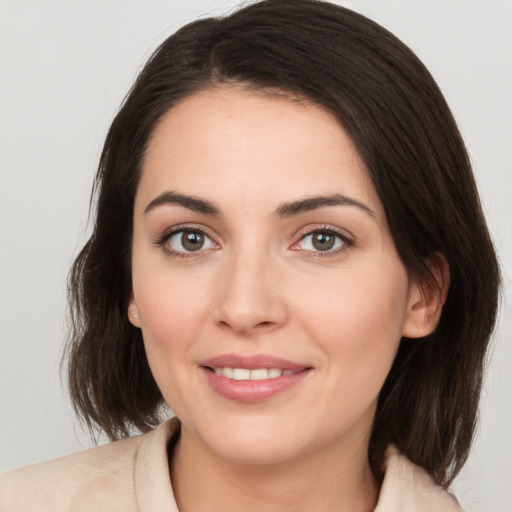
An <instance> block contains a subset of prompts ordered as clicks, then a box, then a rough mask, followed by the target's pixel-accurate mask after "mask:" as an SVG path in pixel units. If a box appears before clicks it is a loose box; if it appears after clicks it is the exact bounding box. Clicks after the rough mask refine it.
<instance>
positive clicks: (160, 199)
mask: <svg viewBox="0 0 512 512" xmlns="http://www.w3.org/2000/svg"><path fill="white" fill-rule="evenodd" d="M167 204H175V205H179V206H183V207H184V208H187V209H189V210H192V211H193V212H197V213H202V214H205V215H212V216H215V217H221V216H222V213H221V211H220V208H219V207H218V206H216V205H215V204H214V203H212V202H211V201H208V200H206V199H201V198H199V197H195V196H189V195H185V194H179V193H177V192H174V191H167V192H164V193H163V194H160V195H159V196H157V197H155V199H153V200H152V201H151V202H150V203H149V204H148V205H147V206H146V208H145V210H144V214H146V213H149V212H150V211H152V210H154V209H155V208H157V207H159V206H163V205H167ZM327 206H353V207H355V208H358V209H360V210H362V211H363V212H365V213H367V214H368V215H370V216H372V217H374V216H375V215H376V213H375V212H374V211H373V210H372V209H371V208H369V207H368V206H366V205H365V204H363V203H361V202H360V201H357V200H355V199H352V198H351V197H348V196H344V195H342V194H331V195H325V196H323V195H322V196H313V197H306V198H304V199H299V200H297V201H292V202H289V203H283V204H282V205H281V206H279V207H278V208H277V209H276V210H275V211H274V216H275V217H277V218H285V217H292V216H293V215H299V214H301V213H306V212H309V211H313V210H317V209H318V208H325V207H327Z"/></svg>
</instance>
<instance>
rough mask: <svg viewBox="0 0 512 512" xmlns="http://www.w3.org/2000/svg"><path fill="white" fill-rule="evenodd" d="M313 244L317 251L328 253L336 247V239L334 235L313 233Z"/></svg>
mask: <svg viewBox="0 0 512 512" xmlns="http://www.w3.org/2000/svg"><path fill="white" fill-rule="evenodd" d="M311 242H312V244H313V247H314V248H315V249H316V250H317V251H328V250H329V249H332V248H333V247H334V244H335V242H336V237H335V236H334V235H333V234H332V233H326V232H320V233H313V234H312V240H311Z"/></svg>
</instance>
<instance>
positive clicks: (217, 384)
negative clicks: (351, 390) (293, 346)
mask: <svg viewBox="0 0 512 512" xmlns="http://www.w3.org/2000/svg"><path fill="white" fill-rule="evenodd" d="M200 369H201V371H202V372H203V375H204V376H205V378H206V380H207V382H208V383H209V385H210V386H211V388H212V389H213V390H214V391H216V392H217V393H218V394H220V395H221V396H223V397H224V398H228V399H229V400H235V401H238V402H243V403H256V402H262V401H264V400H267V399H270V398H272V397H274V396H276V395H278V394H279V393H281V392H283V391H286V390H288V389H290V388H292V387H294V386H296V385H298V384H299V383H300V382H301V381H302V380H303V379H304V377H306V376H307V375H308V374H309V373H310V371H311V370H312V367H311V366H308V365H303V364H299V363H294V362H292V361H288V360H285V359H281V358H277V357H273V356H269V355H264V354H258V355H253V356H240V355H236V354H225V355H221V356H217V357H213V358H211V359H208V360H206V361H203V362H201V363H200Z"/></svg>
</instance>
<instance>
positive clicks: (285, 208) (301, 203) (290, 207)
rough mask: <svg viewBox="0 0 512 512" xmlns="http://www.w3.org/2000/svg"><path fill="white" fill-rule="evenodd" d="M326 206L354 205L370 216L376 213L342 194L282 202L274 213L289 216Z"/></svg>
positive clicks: (279, 215)
mask: <svg viewBox="0 0 512 512" xmlns="http://www.w3.org/2000/svg"><path fill="white" fill-rule="evenodd" d="M327 206H354V207H356V208H359V209H360V210H362V211H363V212H365V213H367V214H368V215H370V216H371V217H374V216H376V215H377V214H376V213H375V212H374V211H373V210H372V209H371V208H369V207H368V206H366V205H365V204H363V203H361V202H359V201H357V200H355V199H352V198H351V197H348V196H344V195H342V194H331V195H327V196H313V197H306V198H304V199H300V200H298V201H293V202H290V203H284V204H282V205H281V206H280V207H279V208H277V210H276V211H275V213H274V215H275V216H276V217H278V218H284V217H291V216H292V215H298V214H300V213H306V212H309V211H312V210H316V209H318V208H325V207H327Z"/></svg>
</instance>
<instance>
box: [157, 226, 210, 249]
mask: <svg viewBox="0 0 512 512" xmlns="http://www.w3.org/2000/svg"><path fill="white" fill-rule="evenodd" d="M165 245H166V248H167V250H168V251H170V252H171V253H190V252H197V251H201V250H206V249H213V248H215V247H216V244H215V243H214V242H213V241H212V239H211V238H210V237H209V236H208V235H206V233H204V232H203V231H200V230H198V229H182V230H180V231H175V232H174V233H172V234H171V235H170V236H169V237H168V238H167V241H166V242H165Z"/></svg>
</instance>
